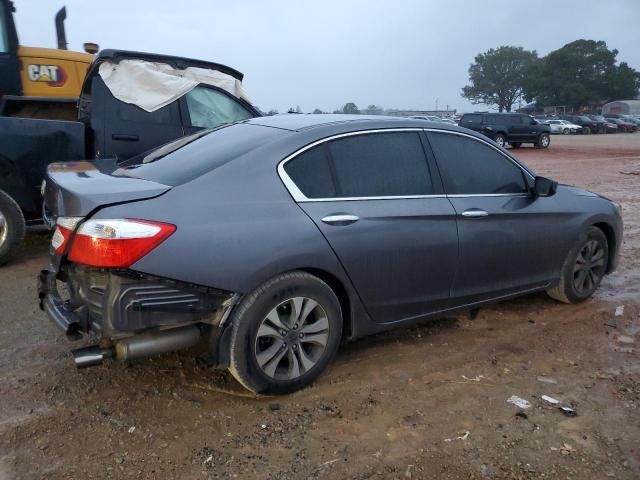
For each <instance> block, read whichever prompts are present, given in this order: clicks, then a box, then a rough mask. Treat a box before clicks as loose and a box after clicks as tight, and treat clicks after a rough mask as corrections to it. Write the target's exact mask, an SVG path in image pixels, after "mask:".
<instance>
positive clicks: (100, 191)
mask: <svg viewBox="0 0 640 480" xmlns="http://www.w3.org/2000/svg"><path fill="white" fill-rule="evenodd" d="M117 170H118V165H117V164H116V161H115V160H113V159H107V160H95V161H92V162H88V161H81V162H64V163H52V164H51V165H49V167H48V169H47V175H46V178H45V181H44V182H43V192H42V194H43V196H44V203H45V216H48V217H51V216H52V217H53V219H55V218H57V217H86V216H87V215H89V214H90V213H91V212H93V211H94V210H95V209H97V208H99V207H104V206H107V205H114V204H119V203H127V202H132V201H136V200H145V199H148V198H153V197H157V196H159V195H162V194H163V193H166V192H167V191H169V190H171V187H170V186H168V185H163V184H161V183H157V182H153V181H149V180H143V179H140V178H133V177H127V176H122V175H119V174H118V172H117Z"/></svg>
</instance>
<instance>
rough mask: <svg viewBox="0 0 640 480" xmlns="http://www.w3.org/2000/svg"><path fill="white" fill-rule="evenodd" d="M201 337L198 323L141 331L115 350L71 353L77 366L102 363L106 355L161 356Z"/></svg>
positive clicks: (120, 357)
mask: <svg viewBox="0 0 640 480" xmlns="http://www.w3.org/2000/svg"><path fill="white" fill-rule="evenodd" d="M199 340H200V329H199V328H198V327H197V326H196V325H189V326H188V327H181V328H174V329H171V330H160V331H157V332H149V333H142V334H140V335H135V336H133V337H129V338H125V339H124V340H120V341H119V342H117V343H116V344H115V348H114V349H103V348H100V347H99V346H97V345H94V346H92V347H86V348H80V349H78V350H74V351H73V352H71V353H72V354H73V360H74V362H75V364H76V367H78V368H87V367H94V366H97V365H101V364H102V363H103V362H104V360H105V359H106V358H112V357H113V356H115V357H116V358H117V359H118V360H120V361H123V362H124V361H127V360H137V359H140V358H145V357H150V356H153V355H161V354H163V353H168V352H173V351H174V350H182V349H185V348H189V347H193V346H194V345H195V344H197V343H198V341H199Z"/></svg>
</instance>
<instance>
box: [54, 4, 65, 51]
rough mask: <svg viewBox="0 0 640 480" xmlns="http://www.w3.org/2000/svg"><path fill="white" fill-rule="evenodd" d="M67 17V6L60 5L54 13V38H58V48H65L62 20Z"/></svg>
mask: <svg viewBox="0 0 640 480" xmlns="http://www.w3.org/2000/svg"><path fill="white" fill-rule="evenodd" d="M66 19H67V7H62V8H61V9H60V10H58V13H56V38H57V39H58V48H59V49H60V50H67V45H68V44H67V34H66V33H65V31H64V21H65V20H66Z"/></svg>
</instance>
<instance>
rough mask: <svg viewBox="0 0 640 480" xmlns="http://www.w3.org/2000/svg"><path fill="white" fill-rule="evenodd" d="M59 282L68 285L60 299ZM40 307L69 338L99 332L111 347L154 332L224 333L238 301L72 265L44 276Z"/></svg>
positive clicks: (133, 274)
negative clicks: (189, 328)
mask: <svg viewBox="0 0 640 480" xmlns="http://www.w3.org/2000/svg"><path fill="white" fill-rule="evenodd" d="M57 280H59V281H62V282H64V283H65V284H66V287H67V289H68V291H69V298H67V299H64V300H63V299H62V297H61V296H60V293H59V291H58V288H57ZM39 291H40V300H41V302H40V306H41V308H42V309H43V310H45V311H46V312H47V314H48V316H49V317H50V318H51V320H52V321H54V323H56V324H57V325H58V326H59V327H61V328H62V329H63V330H64V331H65V333H67V335H68V336H69V337H71V338H79V337H80V336H81V334H83V333H89V332H99V333H100V335H101V337H102V339H103V341H105V342H106V343H111V342H113V341H115V340H118V339H121V338H126V337H129V336H132V335H135V334H138V333H142V332H145V331H150V330H161V329H167V328H175V327H178V326H184V325H190V324H202V325H203V326H211V327H215V330H219V331H221V330H222V329H223V327H225V322H226V319H227V317H228V315H229V312H230V310H231V308H232V307H233V306H234V305H235V303H236V301H237V299H238V297H239V296H238V295H237V294H235V293H233V292H228V291H224V290H219V289H215V288H210V287H204V286H200V285H194V284H189V283H185V282H180V281H176V280H172V279H167V278H161V277H156V276H152V275H147V274H144V273H140V272H136V271H133V270H130V269H106V268H96V267H89V266H85V265H78V264H72V263H65V264H63V265H61V266H60V268H59V270H58V273H56V272H55V271H54V270H53V269H48V270H43V271H42V272H41V274H40V287H39Z"/></svg>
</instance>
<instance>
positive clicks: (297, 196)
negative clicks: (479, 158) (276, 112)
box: [277, 127, 535, 203]
mask: <svg viewBox="0 0 640 480" xmlns="http://www.w3.org/2000/svg"><path fill="white" fill-rule="evenodd" d="M390 132H436V133H449V134H453V135H459V136H462V137H468V138H471V139H472V140H476V141H478V142H481V143H484V144H486V145H488V146H489V147H491V148H493V149H494V150H495V151H496V152H498V153H499V154H500V155H502V156H503V157H505V158H506V159H508V160H509V161H511V162H512V163H513V164H514V165H515V166H516V167H518V168H519V169H521V170H523V171H524V172H525V174H527V175H528V176H529V177H531V178H532V179H535V176H534V175H533V174H532V173H531V172H530V171H529V170H527V169H526V168H525V167H523V166H522V165H520V164H519V163H518V162H517V161H516V160H515V159H513V158H511V156H509V155H507V154H505V152H503V151H502V150H500V148H499V147H497V146H496V145H492V144H491V143H489V142H488V141H486V140H484V139H481V138H478V137H475V136H473V135H469V134H467V133H464V132H456V131H453V130H444V129H439V128H415V127H406V128H376V129H371V130H358V131H357V132H347V133H339V134H337V135H332V136H329V137H325V138H322V139H320V140H316V141H315V142H312V143H310V144H309V145H305V146H304V147H302V148H300V149H298V150H296V151H295V152H293V153H292V154H290V155H287V156H286V157H285V158H284V159H283V160H281V161H280V163H278V167H277V171H278V176H279V177H280V180H282V183H284V186H285V188H286V189H287V190H288V191H289V193H290V194H291V196H292V197H293V200H294V201H295V202H297V203H310V202H354V201H366V200H411V199H421V198H468V197H526V196H528V194H526V193H475V194H453V195H446V194H442V195H394V196H373V197H327V198H308V197H307V196H306V195H305V194H304V193H302V191H301V190H300V189H299V188H298V186H297V185H296V184H295V183H294V181H293V180H291V177H289V175H288V174H287V172H286V171H285V169H284V166H285V165H286V164H287V163H288V162H290V161H291V160H293V159H294V158H296V157H297V156H298V155H301V154H302V153H304V152H306V151H307V150H309V149H311V148H313V147H315V146H317V145H320V144H322V143H325V142H330V141H331V140H336V139H338V138H344V137H353V136H356V135H366V134H371V133H390Z"/></svg>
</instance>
